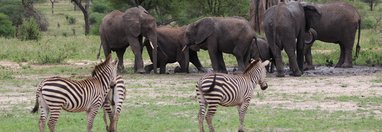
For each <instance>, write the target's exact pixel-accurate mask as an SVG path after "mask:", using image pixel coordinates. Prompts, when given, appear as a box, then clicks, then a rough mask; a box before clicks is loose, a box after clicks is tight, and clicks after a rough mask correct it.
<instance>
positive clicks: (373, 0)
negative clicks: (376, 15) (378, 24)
mask: <svg viewBox="0 0 382 132" xmlns="http://www.w3.org/2000/svg"><path fill="white" fill-rule="evenodd" d="M362 1H363V2H365V3H368V4H369V7H370V11H373V8H374V7H375V6H376V5H377V4H378V3H379V2H380V0H362Z"/></svg>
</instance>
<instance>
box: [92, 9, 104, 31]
mask: <svg viewBox="0 0 382 132" xmlns="http://www.w3.org/2000/svg"><path fill="white" fill-rule="evenodd" d="M104 16H105V14H103V13H97V12H94V13H91V14H90V24H91V25H92V28H91V32H90V33H91V34H93V35H99V26H100V25H101V23H102V19H103V17H104Z"/></svg>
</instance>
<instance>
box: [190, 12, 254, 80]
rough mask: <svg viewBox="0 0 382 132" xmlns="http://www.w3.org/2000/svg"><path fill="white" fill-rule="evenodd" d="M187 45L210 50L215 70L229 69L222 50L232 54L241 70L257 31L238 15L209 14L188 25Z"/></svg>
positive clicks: (194, 48) (223, 70)
mask: <svg viewBox="0 0 382 132" xmlns="http://www.w3.org/2000/svg"><path fill="white" fill-rule="evenodd" d="M186 38H187V46H186V47H190V48H191V49H193V50H196V51H197V50H198V49H200V48H201V49H204V50H208V54H209V56H210V59H211V63H212V68H213V70H214V71H215V72H223V73H227V69H226V66H225V63H224V59H223V52H224V53H229V54H233V55H234V56H235V57H236V60H237V63H238V65H239V66H238V68H239V69H238V70H239V71H243V70H244V68H245V66H246V65H247V64H248V63H249V58H250V53H249V52H250V46H251V42H252V39H253V38H255V32H254V31H253V29H251V26H250V25H249V23H248V21H247V20H245V19H242V18H238V17H206V18H202V19H200V20H198V21H196V22H194V23H192V24H190V25H189V26H188V28H187V29H186Z"/></svg>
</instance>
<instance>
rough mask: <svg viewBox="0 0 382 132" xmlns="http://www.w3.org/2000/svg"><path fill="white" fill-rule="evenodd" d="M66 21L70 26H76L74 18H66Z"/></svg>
mask: <svg viewBox="0 0 382 132" xmlns="http://www.w3.org/2000/svg"><path fill="white" fill-rule="evenodd" d="M66 20H67V21H68V23H69V24H70V25H73V24H76V21H77V20H76V18H74V17H72V16H66Z"/></svg>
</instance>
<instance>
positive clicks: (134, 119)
mask: <svg viewBox="0 0 382 132" xmlns="http://www.w3.org/2000/svg"><path fill="white" fill-rule="evenodd" d="M198 109H199V108H198V106H197V105H196V103H194V104H192V105H164V106H163V105H156V104H155V102H152V103H149V104H143V105H137V106H129V107H128V108H126V109H124V110H123V111H122V113H123V114H121V117H120V121H119V125H118V129H119V131H127V130H128V131H197V130H198V124H197V111H198ZM13 111H14V112H12V113H7V112H5V113H2V114H1V115H0V118H3V119H6V120H1V121H0V123H1V124H2V125H1V126H0V128H1V129H2V131H36V130H37V129H38V125H37V124H38V114H30V113H29V112H28V111H26V110H25V109H19V108H14V109H13ZM16 112H17V114H16ZM360 112H361V111H360ZM358 114H360V113H357V112H345V111H336V112H329V111H320V110H285V109H271V108H256V106H250V107H249V110H248V112H247V114H246V118H245V128H246V129H245V130H247V131H280V130H281V131H373V130H379V129H382V126H381V125H380V124H379V123H378V122H381V119H380V118H378V117H374V116H372V115H363V116H359V115H358ZM101 115H102V111H100V113H98V116H97V117H96V120H95V122H94V129H93V130H94V131H96V132H98V131H104V129H105V127H104V124H103V120H102V116H101ZM354 116H357V117H356V118H354ZM21 117H22V118H21ZM18 122H19V123H18ZM213 122H214V126H215V128H216V131H236V130H237V127H238V124H239V121H238V114H237V110H236V108H234V107H231V108H222V107H219V108H218V111H217V114H216V115H215V116H214V120H213ZM205 127H207V126H205ZM15 128H17V129H15ZM46 130H48V129H47V127H46ZM56 130H57V131H85V130H86V115H85V113H68V112H63V113H62V114H61V116H60V118H59V120H58V123H57V127H56Z"/></svg>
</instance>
